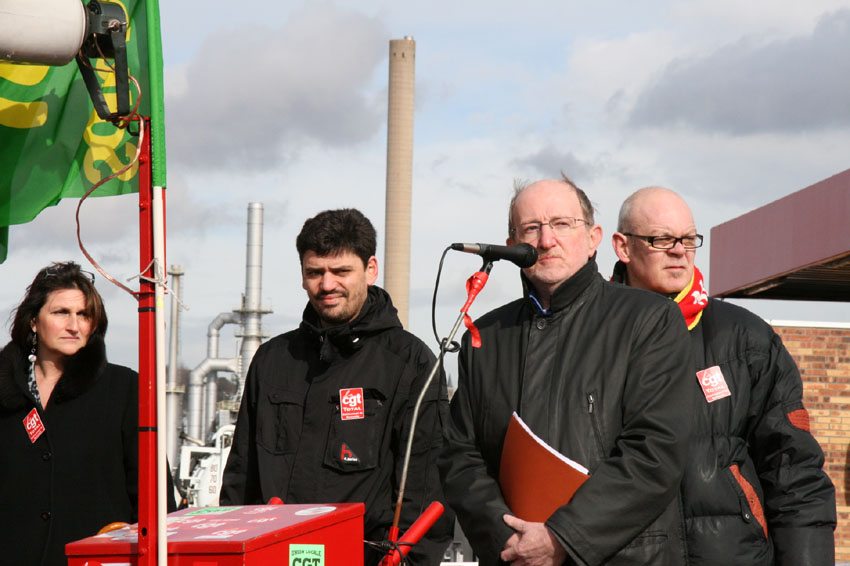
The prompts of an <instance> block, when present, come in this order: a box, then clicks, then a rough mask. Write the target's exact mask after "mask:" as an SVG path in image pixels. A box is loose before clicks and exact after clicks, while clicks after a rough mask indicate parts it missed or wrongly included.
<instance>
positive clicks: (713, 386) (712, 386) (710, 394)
mask: <svg viewBox="0 0 850 566" xmlns="http://www.w3.org/2000/svg"><path fill="white" fill-rule="evenodd" d="M697 380H699V385H700V387H702V392H703V395H705V400H706V401H708V402H709V403H714V402H715V401H717V400H718V399H723V398H725V397H729V396H730V395H732V392H731V391H729V386H728V385H727V384H726V379H725V378H724V377H723V372H722V371H720V367H719V366H711V367H710V368H706V369H704V370H702V371H698V372H697Z"/></svg>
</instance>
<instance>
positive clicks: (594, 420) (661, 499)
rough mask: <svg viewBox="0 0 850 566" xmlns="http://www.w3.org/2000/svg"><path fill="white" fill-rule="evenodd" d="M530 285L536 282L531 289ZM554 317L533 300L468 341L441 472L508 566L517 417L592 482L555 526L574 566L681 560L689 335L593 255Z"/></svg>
mask: <svg viewBox="0 0 850 566" xmlns="http://www.w3.org/2000/svg"><path fill="white" fill-rule="evenodd" d="M526 287H527V282H526ZM551 310H552V314H551V315H544V314H541V313H539V312H538V311H537V310H536V308H535V306H534V304H533V302H532V300H531V299H530V298H529V297H528V293H527V291H526V297H525V298H523V299H520V300H517V301H514V302H512V303H509V304H507V305H505V306H503V307H501V308H498V309H496V310H494V311H492V312H490V313H488V314H487V315H485V316H484V317H482V318H481V319H479V320H478V321H476V325H477V326H478V328H479V330H480V332H481V340H482V342H483V344H482V346H481V347H480V348H473V347H471V345H470V340H469V335H468V334H467V335H466V336H465V337H464V342H463V346H462V349H461V354H460V359H459V367H458V371H459V379H460V382H459V386H458V389H457V391H456V392H455V394H454V396H453V398H452V402H451V420H450V426H449V427H448V431H447V443H446V447H445V449H444V451H443V454H442V457H441V458H440V471H441V474H442V475H443V480H444V489H445V492H446V497H447V498H448V500H449V503H450V504H451V505H452V507H453V508H454V509H455V512H456V513H457V515H458V519H459V520H460V524H461V527H462V528H463V530H464V533H465V534H466V535H467V537H468V538H469V539H470V542H471V543H472V546H473V549H474V550H475V551H476V553H477V554H478V555H479V557H480V560H481V563H482V564H498V563H499V553H500V551H501V550H502V549H503V547H504V545H505V542H506V541H507V539H508V538H509V537H510V536H511V535H512V534H513V531H512V530H511V529H510V528H509V527H507V526H506V525H505V523H504V521H503V519H502V515H503V514H505V513H510V509H508V507H507V505H506V504H505V501H504V499H503V497H502V494H501V492H500V489H499V484H498V479H497V478H498V472H499V462H500V459H501V452H502V444H503V440H504V437H505V431H506V430H507V425H508V421H509V418H510V416H511V412H512V411H514V410H517V411H518V412H519V414H520V416H521V417H522V418H523V419H524V420H525V421H526V422H527V423H528V424H529V425H530V427H531V429H532V430H533V431H534V432H535V433H536V434H537V435H538V436H540V437H541V438H542V439H543V440H544V441H546V442H547V443H549V444H550V445H551V446H553V447H554V448H555V449H557V450H558V451H560V452H561V453H562V454H564V455H566V456H568V457H569V458H571V459H573V460H575V461H577V462H579V463H580V464H582V465H584V466H586V467H587V468H589V470H590V474H591V475H590V478H589V479H588V480H587V481H586V482H585V483H584V484H583V485H582V486H581V487H580V488H579V489H578V491H577V492H576V493H575V495H574V497H573V499H572V500H571V501H570V502H569V503H568V504H566V505H564V506H562V507H560V508H559V509H558V510H557V511H555V512H554V513H553V514H552V515H551V516H550V517H549V519H548V520H547V521H546V523H545V524H546V526H547V527H548V528H549V529H550V530H551V531H552V532H553V533H554V534H555V535H556V537H557V538H558V539H559V540H560V541H561V543H562V544H563V545H564V547H565V548H566V550H567V553H568V556H569V558H568V563H570V564H571V563H576V564H582V565H585V564H587V565H597V564H603V563H604V564H609V565H616V564H642V565H659V564H663V565H670V566H674V565H675V566H680V565H681V564H684V563H685V560H686V551H685V547H684V525H683V522H682V518H681V513H680V508H679V503H678V500H677V492H678V488H679V482H680V480H681V477H682V469H683V466H684V463H685V449H686V445H687V436H688V432H689V430H690V412H691V401H692V399H693V397H692V396H691V395H690V388H689V386H688V382H687V379H688V376H689V374H690V372H689V369H688V368H690V367H691V363H692V362H691V360H690V357H689V352H688V347H687V343H686V340H687V328H686V327H685V324H684V321H683V319H682V316H681V314H679V311H678V309H677V308H676V307H675V305H674V304H673V303H671V302H670V301H668V300H666V299H664V298H662V297H659V296H657V295H654V294H652V293H648V292H644V291H640V290H637V289H630V288H627V287H623V286H621V285H618V284H613V283H608V282H605V281H603V280H602V278H601V277H600V276H599V274H598V272H597V269H596V262H595V261H594V260H590V261H589V262H588V264H587V265H586V266H584V267H583V268H582V269H581V270H579V271H578V272H577V273H576V274H575V275H573V277H571V278H570V279H569V280H567V281H566V282H564V283H563V284H561V285H560V286H559V287H558V288H557V289H556V291H555V293H554V294H553V296H552V299H551Z"/></svg>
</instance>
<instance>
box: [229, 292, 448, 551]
mask: <svg viewBox="0 0 850 566" xmlns="http://www.w3.org/2000/svg"><path fill="white" fill-rule="evenodd" d="M434 361H435V358H434V355H433V354H432V353H431V351H430V350H429V349H428V347H427V346H426V345H425V344H424V343H423V342H422V341H421V340H419V339H418V338H416V337H415V336H413V335H412V334H410V333H409V332H406V331H405V330H404V329H403V328H402V326H401V323H400V322H399V320H398V316H397V315H396V309H395V307H393V306H392V302H391V301H390V297H389V295H388V294H387V293H386V291H384V290H383V289H380V288H379V287H376V286H371V287H369V293H368V297H367V300H366V304H365V305H364V307H363V309H362V311H361V313H360V315H358V317H357V318H356V319H355V320H354V321H352V322H351V323H348V324H344V325H341V326H337V327H334V328H329V329H322V328H319V322H318V318H317V316H316V313H315V311H314V310H313V308H312V307H311V306H310V305H309V304H308V305H307V308H306V309H305V311H304V320H303V322H302V323H301V326H300V327H299V328H298V329H297V330H293V331H291V332H288V333H286V334H282V335H280V336H277V337H275V338H273V339H272V340H270V341H268V342H267V343H265V344H263V345H262V346H260V348H259V349H258V350H257V353H256V354H255V356H254V359H253V361H252V362H251V367H250V369H249V371H248V376H247V378H246V381H245V391H244V394H243V396H242V404H241V407H240V409H239V416H238V419H237V422H236V431H235V435H234V440H233V446H232V448H231V451H230V456H229V458H228V460H227V466H226V467H225V471H224V478H223V483H222V490H221V498H220V500H221V502H222V504H256V503H265V502H267V501H268V500H269V499H270V498H271V497H275V496H276V497H280V498H281V499H283V501H284V502H285V503H344V502H363V503H365V505H366V516H365V519H364V520H365V525H364V528H365V537H366V540H371V541H380V540H384V539H385V538H386V536H387V530H388V528H389V527H390V525H391V524H392V522H393V513H394V509H395V502H396V499H397V497H398V490H399V483H400V477H401V471H402V465H403V459H404V451H405V448H406V445H407V439H408V431H409V430H410V423H411V417H412V413H413V407H414V404H415V403H416V400H417V397H418V396H419V393H420V391H421V390H422V387H423V385H424V383H425V380H426V379H427V377H428V374H429V372H430V371H431V369H432V367H433V364H434ZM349 388H362V394H363V397H364V404H363V410H364V412H365V415H364V417H365V418H362V419H350V420H343V419H342V418H341V408H340V406H341V402H340V392H341V390H343V389H349ZM447 411H448V397H447V392H446V381H445V374H444V372H442V371H440V372H439V373H438V374H437V376H436V377H435V378H434V380H433V381H432V383H431V386H430V387H429V389H428V391H427V393H426V395H425V398H424V401H423V403H422V408H421V411H420V414H419V418H418V422H417V426H416V435H415V437H414V444H413V453H412V456H411V459H410V464H409V472H408V477H407V483H406V489H405V493H404V505H403V507H402V517H401V522H400V530H401V532H402V533H404V531H405V530H407V527H409V526H410V525H411V524H412V522H413V521H414V520H415V519H416V518H417V517H418V516H419V514H420V513H421V512H422V511H424V509H425V508H426V507H427V506H428V505H429V504H430V503H431V502H432V501H441V502H442V501H443V496H442V490H441V488H440V482H439V473H438V471H437V464H436V461H437V456H438V454H439V451H440V445H441V443H442V434H443V421H444V419H445V418H446V413H447ZM453 523H454V519H453V515H452V514H451V512H450V511H448V510H447V512H446V513H445V515H444V517H443V518H442V519H440V521H438V523H437V524H436V525H435V526H434V527H432V529H431V530H430V531H429V533H428V536H427V537H426V538H425V539H423V540H422V541H421V542H420V543H419V544H417V545H416V547H414V549H413V551H411V557H410V560H411V563H412V564H438V563H439V562H440V559H441V558H442V555H443V552H444V550H445V548H446V547H447V546H448V543H449V542H450V541H451V535H452V527H453ZM378 558H379V557H378V556H377V555H376V554H374V553H371V552H370V551H368V549H367V553H366V564H367V566H368V565H369V564H375V563H377V561H378Z"/></svg>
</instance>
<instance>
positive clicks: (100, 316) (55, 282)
mask: <svg viewBox="0 0 850 566" xmlns="http://www.w3.org/2000/svg"><path fill="white" fill-rule="evenodd" d="M65 289H78V290H80V291H82V293H83V295H85V297H86V311H88V315H89V316H90V317H91V321H92V336H95V335H99V336H101V337H102V336H104V335H105V334H106V326H107V324H108V320H107V318H106V309H104V308H103V299H101V298H100V293H98V292H97V289H95V286H94V275H92V274H91V273H89V272H88V271H83V270H82V269H80V266H79V265H77V264H76V263H74V262H73V261H67V262H61V263H60V262H54V263H51V264H50V265H48V266H47V267H45V268H43V269H42V270H41V271H39V272H38V274H37V275H36V276H35V279H33V280H32V283H30V286H29V287H27V294H26V296H25V297H24V300H23V301H21V304H19V305H18V306H17V307H16V308H15V311H14V312H15V318H14V320H13V322H12V341H13V342H15V343H16V344H17V345H18V346H20V347H21V348H24V349H25V348H28V347H29V345H30V344H31V343H32V336H33V332H32V321H33V320H35V319H36V318H37V317H38V313H39V311H40V310H41V307H43V306H44V303H46V302H47V297H48V296H49V295H50V293H52V292H54V291H63V290H65Z"/></svg>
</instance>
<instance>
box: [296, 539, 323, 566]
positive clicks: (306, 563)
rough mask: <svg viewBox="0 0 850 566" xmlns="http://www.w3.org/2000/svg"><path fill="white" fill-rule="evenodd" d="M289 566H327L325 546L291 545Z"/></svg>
mask: <svg viewBox="0 0 850 566" xmlns="http://www.w3.org/2000/svg"><path fill="white" fill-rule="evenodd" d="M289 566H325V545H323V544H290V545H289Z"/></svg>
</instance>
